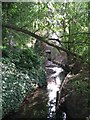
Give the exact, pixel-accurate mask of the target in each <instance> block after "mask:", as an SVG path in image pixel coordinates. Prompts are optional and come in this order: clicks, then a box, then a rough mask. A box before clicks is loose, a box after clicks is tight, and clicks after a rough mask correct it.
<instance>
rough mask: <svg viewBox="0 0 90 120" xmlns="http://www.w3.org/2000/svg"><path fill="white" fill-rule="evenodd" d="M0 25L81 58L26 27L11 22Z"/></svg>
mask: <svg viewBox="0 0 90 120" xmlns="http://www.w3.org/2000/svg"><path fill="white" fill-rule="evenodd" d="M2 26H3V27H6V28H9V29H13V30H16V31H19V32H22V33H24V34H27V35H30V36H32V37H34V38H36V39H38V40H39V41H42V42H44V43H46V44H48V45H50V46H52V47H55V48H56V49H58V50H62V51H64V52H66V53H67V54H71V55H72V56H75V57H78V58H80V59H83V57H82V56H80V55H78V54H76V53H73V52H71V51H69V50H67V49H64V48H62V47H60V46H58V45H55V44H53V43H51V42H50V41H48V39H45V38H44V37H41V36H39V35H37V34H35V33H33V32H31V31H29V30H27V29H23V28H20V27H17V26H15V25H12V24H3V25H2ZM88 34H89V33H88ZM62 37H64V36H62Z"/></svg>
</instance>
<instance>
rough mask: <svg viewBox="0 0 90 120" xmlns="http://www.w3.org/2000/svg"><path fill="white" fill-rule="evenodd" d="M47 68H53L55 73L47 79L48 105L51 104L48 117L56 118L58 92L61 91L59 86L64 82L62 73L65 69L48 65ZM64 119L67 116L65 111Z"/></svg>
mask: <svg viewBox="0 0 90 120" xmlns="http://www.w3.org/2000/svg"><path fill="white" fill-rule="evenodd" d="M46 69H47V70H49V69H51V70H53V72H55V73H53V74H51V75H50V76H48V80H47V90H48V98H49V101H48V106H49V113H48V118H55V114H56V97H57V96H56V95H57V94H56V93H57V91H59V87H60V85H61V83H62V80H63V76H62V75H61V76H60V73H62V72H63V69H62V68H61V67H47V68H46ZM62 117H63V120H65V118H66V114H65V113H64V112H63V116H62Z"/></svg>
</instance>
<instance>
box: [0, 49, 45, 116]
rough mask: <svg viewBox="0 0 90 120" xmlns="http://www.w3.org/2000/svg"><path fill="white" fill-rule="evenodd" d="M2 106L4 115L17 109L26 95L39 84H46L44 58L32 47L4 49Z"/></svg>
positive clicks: (1, 63)
mask: <svg viewBox="0 0 90 120" xmlns="http://www.w3.org/2000/svg"><path fill="white" fill-rule="evenodd" d="M2 56H3V57H2V59H1V61H0V65H1V66H2V81H3V85H2V86H3V87H2V93H3V94H2V108H3V116H4V115H6V114H7V113H8V112H10V111H12V110H14V111H16V110H17V109H18V107H19V105H20V103H22V101H23V99H24V97H25V96H26V95H27V94H28V93H30V92H32V91H33V90H34V89H35V88H36V87H37V86H38V85H40V86H43V85H45V84H46V75H45V71H44V69H43V68H42V64H43V60H42V59H41V57H40V56H39V55H38V54H37V53H35V51H34V50H33V49H31V48H25V49H20V48H13V49H9V48H5V49H3V50H2Z"/></svg>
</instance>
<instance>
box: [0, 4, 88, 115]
mask: <svg viewBox="0 0 90 120" xmlns="http://www.w3.org/2000/svg"><path fill="white" fill-rule="evenodd" d="M89 39H90V2H82V3H75V2H66V3H61V2H46V3H44V2H37V3H35V2H24V3H23V2H2V46H1V49H2V60H3V61H2V63H1V62H0V64H1V65H2V76H3V106H4V108H5V109H4V112H3V114H6V113H7V112H8V111H9V110H10V109H13V106H14V104H16V103H17V107H18V105H19V104H20V102H21V101H22V100H23V98H24V96H25V95H26V94H27V92H28V91H30V90H31V89H32V90H33V89H34V88H35V87H36V86H35V85H37V84H39V85H40V86H42V85H43V84H46V83H45V79H46V72H45V70H44V62H45V56H44V54H43V55H42V54H40V52H41V51H40V49H38V51H36V50H35V43H36V41H41V42H44V43H46V44H48V45H50V46H52V47H55V48H57V49H58V50H59V51H64V52H66V53H67V55H68V64H70V63H72V59H73V58H74V57H76V58H79V60H80V61H81V60H82V61H83V62H84V63H88V64H89V65H90V40H89ZM52 40H54V41H58V43H59V44H58V45H55V44H53V43H52ZM38 47H39V46H38ZM41 66H43V67H41ZM30 86H32V87H31V88H30ZM14 96H15V97H14ZM17 96H18V97H19V98H18V99H17ZM13 98H14V99H13ZM10 100H11V101H10ZM8 103H10V104H8ZM7 106H8V107H7ZM15 108H16V107H15Z"/></svg>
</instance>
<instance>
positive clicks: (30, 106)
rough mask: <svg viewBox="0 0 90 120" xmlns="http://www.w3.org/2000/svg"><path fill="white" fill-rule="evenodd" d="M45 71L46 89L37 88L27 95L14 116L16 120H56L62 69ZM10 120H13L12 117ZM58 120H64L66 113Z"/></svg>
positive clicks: (54, 68)
mask: <svg viewBox="0 0 90 120" xmlns="http://www.w3.org/2000/svg"><path fill="white" fill-rule="evenodd" d="M46 70H47V88H38V89H37V90H36V91H35V92H33V94H32V95H28V96H27V97H26V99H25V101H24V102H23V103H22V105H21V107H20V109H19V111H18V113H17V114H15V117H16V118H29V119H32V118H38V119H39V118H40V119H41V118H43V119H44V118H48V119H49V118H50V119H51V118H55V119H56V97H57V91H59V88H60V85H61V83H62V81H63V80H64V77H65V76H64V74H63V69H62V68H60V67H58V66H56V65H49V66H46ZM9 117H10V116H9ZM9 117H8V118H9ZM15 117H14V118H15ZM10 119H12V120H13V115H12V116H11V117H10ZM3 120H6V119H3ZM59 120H66V113H64V112H62V115H61V117H60V119H59Z"/></svg>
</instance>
